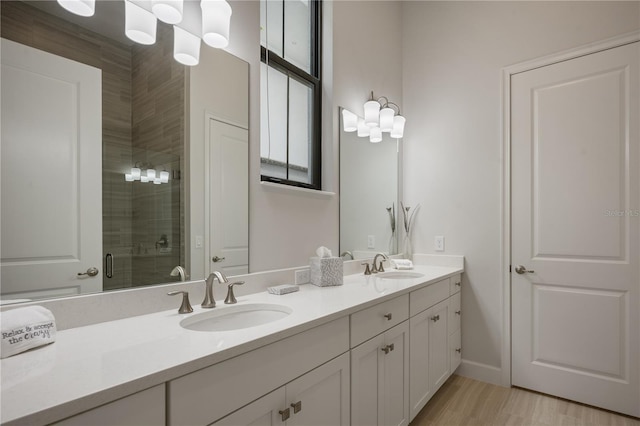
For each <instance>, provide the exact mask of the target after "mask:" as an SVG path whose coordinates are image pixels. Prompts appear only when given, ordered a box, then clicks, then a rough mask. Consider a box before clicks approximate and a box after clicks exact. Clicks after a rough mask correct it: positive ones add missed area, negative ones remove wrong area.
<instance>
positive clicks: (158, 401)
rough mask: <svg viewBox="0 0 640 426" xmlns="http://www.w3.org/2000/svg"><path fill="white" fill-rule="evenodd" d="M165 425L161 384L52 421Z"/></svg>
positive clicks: (75, 425) (76, 425)
mask: <svg viewBox="0 0 640 426" xmlns="http://www.w3.org/2000/svg"><path fill="white" fill-rule="evenodd" d="M164 424H165V387H164V384H162V385H158V386H154V387H152V388H150V389H146V390H143V391H141V392H138V393H135V394H133V395H130V396H127V397H124V398H122V399H118V400H117V401H113V402H110V403H108V404H105V405H102V406H100V407H97V408H94V409H92V410H89V411H85V412H84V413H80V414H77V415H75V416H73V417H69V418H67V419H64V420H61V421H59V422H57V423H53V425H55V426H86V425H95V426H100V425H104V426H111V425H122V426H146V425H148V426H155V425H164Z"/></svg>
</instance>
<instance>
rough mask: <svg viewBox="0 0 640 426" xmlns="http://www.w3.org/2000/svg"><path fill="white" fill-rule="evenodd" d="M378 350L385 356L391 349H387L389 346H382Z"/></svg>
mask: <svg viewBox="0 0 640 426" xmlns="http://www.w3.org/2000/svg"><path fill="white" fill-rule="evenodd" d="M380 350H381V351H382V352H384V354H385V355H386V354H388V353H389V351H390V350H391V349H389V345H387V346H383V347H382V348H381V349H380Z"/></svg>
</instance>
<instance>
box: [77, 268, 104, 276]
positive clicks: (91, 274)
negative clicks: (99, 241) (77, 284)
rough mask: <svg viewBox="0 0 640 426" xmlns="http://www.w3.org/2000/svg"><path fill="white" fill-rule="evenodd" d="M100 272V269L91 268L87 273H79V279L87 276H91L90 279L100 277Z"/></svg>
mask: <svg viewBox="0 0 640 426" xmlns="http://www.w3.org/2000/svg"><path fill="white" fill-rule="evenodd" d="M98 272H100V271H99V270H98V268H94V267H93V266H92V267H91V268H89V269H87V271H86V272H78V276H79V277H83V276H85V275H88V276H90V277H95V276H96V275H98Z"/></svg>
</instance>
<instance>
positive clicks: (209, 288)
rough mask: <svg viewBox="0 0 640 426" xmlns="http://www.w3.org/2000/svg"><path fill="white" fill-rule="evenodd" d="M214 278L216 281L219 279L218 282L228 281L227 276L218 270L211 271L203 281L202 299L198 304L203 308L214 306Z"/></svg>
mask: <svg viewBox="0 0 640 426" xmlns="http://www.w3.org/2000/svg"><path fill="white" fill-rule="evenodd" d="M216 278H217V279H218V281H220V284H222V283H228V282H229V280H228V279H227V277H226V276H225V275H224V274H223V273H222V272H220V271H213V272H212V273H210V274H209V276H208V277H207V279H206V281H205V288H204V300H203V301H202V304H201V305H200V306H201V307H203V308H215V307H216V301H215V300H214V299H213V281H214V280H215V279H216Z"/></svg>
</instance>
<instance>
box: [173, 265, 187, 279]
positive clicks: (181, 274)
mask: <svg viewBox="0 0 640 426" xmlns="http://www.w3.org/2000/svg"><path fill="white" fill-rule="evenodd" d="M169 275H170V276H172V277H178V276H179V277H180V281H186V280H187V273H186V272H185V271H184V268H183V267H182V266H180V265H178V266H176V267H175V268H173V269H172V270H171V273H170V274H169Z"/></svg>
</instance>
